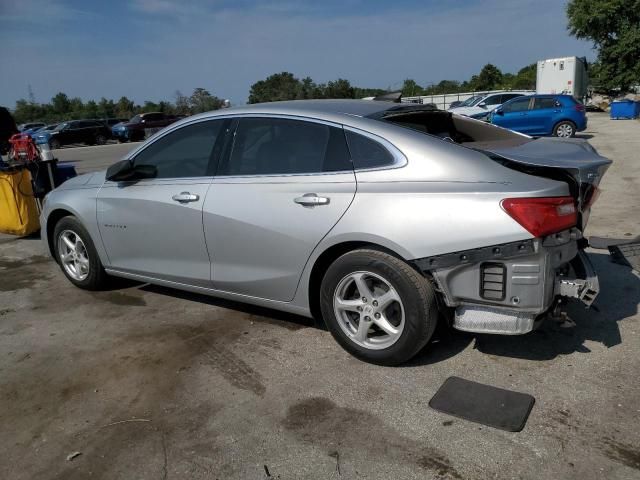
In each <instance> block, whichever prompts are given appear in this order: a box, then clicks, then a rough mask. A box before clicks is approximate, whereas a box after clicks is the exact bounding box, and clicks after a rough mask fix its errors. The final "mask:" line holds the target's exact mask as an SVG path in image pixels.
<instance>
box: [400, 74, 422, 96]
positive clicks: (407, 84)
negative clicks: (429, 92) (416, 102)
mask: <svg viewBox="0 0 640 480" xmlns="http://www.w3.org/2000/svg"><path fill="white" fill-rule="evenodd" d="M422 93H423V89H422V87H421V86H420V85H418V84H417V83H416V81H415V80H413V79H412V78H407V79H405V81H404V83H403V84H402V96H403V97H414V96H416V95H422Z"/></svg>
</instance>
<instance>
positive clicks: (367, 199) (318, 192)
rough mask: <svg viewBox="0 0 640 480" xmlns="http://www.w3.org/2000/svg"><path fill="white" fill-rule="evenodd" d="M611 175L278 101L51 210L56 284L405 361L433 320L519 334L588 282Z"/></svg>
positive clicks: (594, 161)
mask: <svg viewBox="0 0 640 480" xmlns="http://www.w3.org/2000/svg"><path fill="white" fill-rule="evenodd" d="M609 164H610V161H609V160H607V159H605V158H603V157H601V156H599V155H598V154H597V153H596V152H595V150H593V148H592V147H591V146H590V145H589V144H588V143H587V142H585V141H581V140H561V139H555V138H549V139H546V138H545V139H537V140H534V139H532V138H530V137H527V136H525V135H521V134H517V133H513V132H510V131H508V130H504V129H501V128H499V127H495V126H492V125H489V124H485V123H483V122H478V121H475V120H472V119H469V118H466V117H461V116H456V115H452V114H451V113H449V112H444V111H439V110H435V109H432V108H428V107H427V108H425V106H424V105H403V104H397V103H390V102H374V101H365V100H353V101H349V100H324V101H296V102H280V103H271V104H262V105H250V106H246V107H241V108H235V109H225V110H220V111H217V112H210V113H205V114H202V115H198V116H194V117H189V118H187V119H184V120H182V121H180V122H178V123H176V124H173V125H171V126H169V127H167V128H166V129H164V130H163V131H161V132H160V133H158V134H156V135H155V136H154V137H152V138H151V139H149V140H148V141H147V142H146V143H144V144H142V145H141V146H140V147H138V148H136V149H135V150H133V151H132V152H131V153H130V154H129V155H127V157H126V158H125V159H123V160H121V161H119V162H117V163H115V164H114V165H112V166H111V167H110V168H109V169H108V170H107V171H106V172H104V171H103V172H99V173H93V174H87V175H83V176H79V177H76V178H74V179H72V180H69V181H67V182H66V183H64V184H63V185H62V186H61V187H59V188H57V189H56V190H54V191H53V192H52V193H50V194H49V196H48V197H47V199H46V203H45V206H44V208H43V210H42V215H41V224H42V232H43V235H42V238H43V240H44V242H45V243H46V246H47V248H48V249H49V251H50V252H51V254H52V255H53V257H54V258H55V260H56V261H57V262H58V263H59V264H60V266H61V268H62V271H63V272H64V274H65V275H66V276H67V278H68V279H69V280H70V281H71V282H72V283H74V284H75V285H77V286H78V287H81V288H87V289H98V288H100V287H101V286H103V284H104V282H105V281H106V279H107V276H116V277H125V278H129V279H134V280H140V281H144V282H150V283H155V284H160V285H165V286H169V287H174V288H178V289H184V290H190V291H194V292H200V293H205V294H210V295H215V296H219V297H224V298H228V299H233V300H239V301H242V302H248V303H252V304H257V305H261V306H265V307H270V308H274V309H278V310H284V311H287V312H293V313H297V314H300V315H305V316H314V317H315V318H317V319H320V318H322V319H323V320H324V322H325V323H326V325H327V327H328V328H329V330H330V331H331V333H332V334H333V336H334V337H335V338H336V340H337V341H338V342H339V343H340V344H341V345H342V346H343V347H344V348H345V349H346V350H348V351H349V352H351V353H352V354H354V355H356V356H357V357H359V358H362V359H365V360H367V361H370V362H375V363H379V364H387V365H391V364H398V363H401V362H404V361H406V360H408V359H409V358H411V357H412V356H413V355H414V354H416V353H417V352H418V351H419V350H420V349H421V348H423V347H424V346H425V345H426V344H427V342H428V341H429V339H430V337H431V336H432V334H433V331H434V329H435V326H436V323H437V322H438V321H448V322H451V323H452V325H453V326H454V327H455V328H458V329H461V330H467V331H475V332H491V333H500V334H522V333H526V332H528V331H530V330H531V329H532V328H533V327H534V322H535V321H536V319H539V318H540V317H541V316H542V315H544V314H546V313H548V312H550V311H552V310H554V309H556V308H558V305H559V302H558V299H559V298H560V297H573V298H578V299H580V300H582V301H583V302H585V303H586V304H590V303H591V302H592V301H593V299H594V298H595V295H596V294H597V293H598V282H597V277H596V276H595V273H594V272H593V269H592V268H591V264H590V263H589V260H588V258H587V256H586V255H585V254H584V253H583V251H582V249H583V248H584V247H585V246H586V242H585V240H584V239H583V238H582V233H581V232H582V231H583V229H584V225H585V223H586V221H587V218H588V215H589V209H590V206H591V204H592V202H593V200H594V199H595V197H596V192H597V184H598V182H599V181H600V178H601V177H602V175H603V174H604V172H605V170H606V169H607V168H608V166H609Z"/></svg>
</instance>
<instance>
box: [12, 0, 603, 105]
mask: <svg viewBox="0 0 640 480" xmlns="http://www.w3.org/2000/svg"><path fill="white" fill-rule="evenodd" d="M565 3H566V2H564V1H562V0H446V1H445V0H395V1H392V0H389V1H378V0H299V1H295V0H272V1H259V0H208V1H207V0H181V1H175V0H110V1H102V0H0V105H4V106H7V107H9V108H13V106H14V105H15V101H16V100H17V99H19V98H27V97H28V88H29V85H30V86H31V89H32V91H33V94H34V95H35V99H36V101H37V102H48V101H49V99H50V98H51V97H52V96H53V95H55V94H56V93H57V92H60V91H63V92H65V93H66V94H67V95H69V97H80V98H82V99H83V100H89V99H95V100H98V99H99V98H100V97H103V96H104V97H106V98H113V99H114V100H117V99H118V98H120V97H121V96H127V97H129V98H131V99H133V100H135V101H136V102H137V103H143V102H144V100H152V101H159V100H171V101H173V100H174V99H175V92H176V90H180V91H181V92H182V93H184V94H187V95H189V94H190V93H191V92H192V91H193V89H194V88H196V87H203V88H206V89H207V90H209V91H210V92H211V93H212V94H214V95H216V96H218V97H221V98H228V99H230V100H231V102H232V103H233V104H235V105H237V104H243V103H245V102H246V101H247V97H248V94H249V88H250V86H251V84H253V83H255V82H256V81H258V80H261V79H264V78H266V77H267V76H268V75H271V74H273V73H277V72H282V71H289V72H292V73H293V74H294V75H295V76H297V77H298V78H303V77H306V76H310V77H312V78H313V79H314V80H315V81H316V82H326V81H329V80H335V79H337V78H346V79H348V80H349V81H350V82H351V83H352V85H356V86H360V87H378V88H389V87H390V88H392V89H394V88H399V87H400V86H401V85H402V82H403V80H404V79H406V78H413V79H415V80H416V81H417V82H418V84H420V85H423V86H425V85H429V84H431V83H437V82H439V81H440V80H443V79H451V80H460V81H462V80H465V79H468V78H469V77H470V76H471V75H472V74H475V73H477V72H478V71H479V70H480V69H481V68H482V66H483V65H485V64H486V63H493V64H494V65H496V66H497V67H498V68H500V69H501V70H502V71H503V72H513V73H515V72H517V70H519V69H520V68H521V67H523V66H526V65H528V64H530V63H533V62H535V61H537V60H541V59H544V58H554V57H560V56H569V55H577V56H586V57H587V58H588V59H589V60H592V59H594V58H595V53H594V51H593V50H592V48H591V44H589V43H588V42H584V41H580V40H576V39H575V38H573V37H571V36H570V35H569V34H568V31H567V27H566V15H565Z"/></svg>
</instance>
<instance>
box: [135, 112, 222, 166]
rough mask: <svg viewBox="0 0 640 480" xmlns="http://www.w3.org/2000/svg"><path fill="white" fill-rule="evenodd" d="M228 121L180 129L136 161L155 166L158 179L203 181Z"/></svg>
mask: <svg viewBox="0 0 640 480" xmlns="http://www.w3.org/2000/svg"><path fill="white" fill-rule="evenodd" d="M224 123H225V120H209V121H205V122H198V123H195V124H191V125H187V126H185V127H181V128H179V129H177V130H174V131H173V132H171V133H169V134H167V135H165V136H164V137H162V138H160V139H158V140H157V141H155V142H153V143H152V144H151V145H149V146H148V147H147V148H145V149H144V150H143V151H142V152H140V153H139V154H138V155H137V156H136V157H135V159H134V163H135V164H136V165H153V166H154V167H156V169H157V171H158V173H157V175H156V178H181V177H204V176H207V175H208V172H209V161H210V159H211V157H212V154H213V148H214V145H215V144H216V140H217V139H218V136H220V135H222V134H223V132H224V130H223V124H224Z"/></svg>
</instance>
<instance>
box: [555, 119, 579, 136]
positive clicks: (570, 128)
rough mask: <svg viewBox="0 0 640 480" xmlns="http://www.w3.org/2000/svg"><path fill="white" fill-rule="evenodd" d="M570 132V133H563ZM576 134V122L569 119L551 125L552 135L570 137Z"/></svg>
mask: <svg viewBox="0 0 640 480" xmlns="http://www.w3.org/2000/svg"><path fill="white" fill-rule="evenodd" d="M563 132H570V134H567V133H563ZM575 135H576V124H575V123H573V122H571V121H569V120H563V121H561V122H558V123H557V124H556V126H555V127H553V136H554V137H560V138H571V137H574V136H575Z"/></svg>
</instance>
